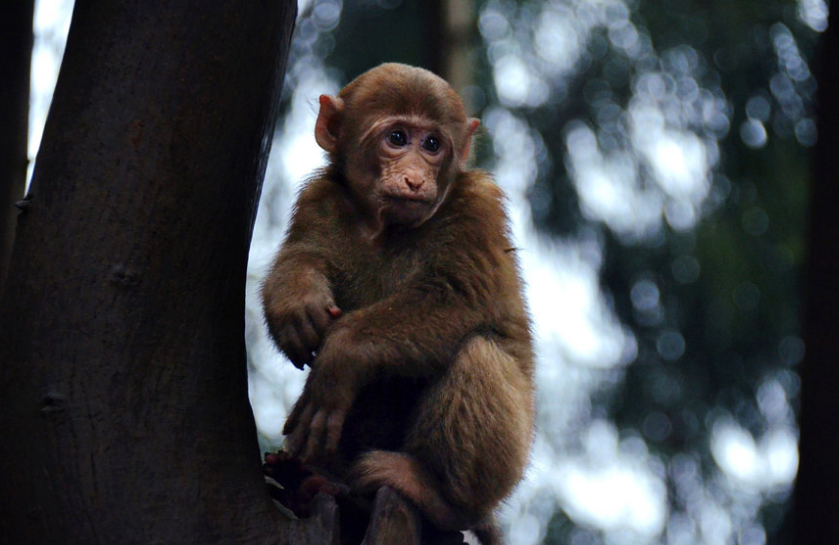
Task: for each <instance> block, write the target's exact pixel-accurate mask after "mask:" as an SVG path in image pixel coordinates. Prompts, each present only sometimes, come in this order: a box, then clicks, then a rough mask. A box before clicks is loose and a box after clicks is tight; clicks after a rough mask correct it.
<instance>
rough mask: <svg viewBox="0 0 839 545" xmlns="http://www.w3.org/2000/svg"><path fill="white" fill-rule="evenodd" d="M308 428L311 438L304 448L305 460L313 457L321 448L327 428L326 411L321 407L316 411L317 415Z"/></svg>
mask: <svg viewBox="0 0 839 545" xmlns="http://www.w3.org/2000/svg"><path fill="white" fill-rule="evenodd" d="M308 428H309V438H308V440H307V441H306V448H305V449H304V450H303V455H302V456H301V458H302V459H303V460H308V459H310V458H312V457H313V456H314V455H315V454H316V453H317V452H318V450H320V447H321V445H320V443H321V442H322V440H323V434H324V431H325V428H326V411H324V410H322V409H321V410H319V411H318V412H317V413H315V417H314V418H312V422H311V424H309V426H308Z"/></svg>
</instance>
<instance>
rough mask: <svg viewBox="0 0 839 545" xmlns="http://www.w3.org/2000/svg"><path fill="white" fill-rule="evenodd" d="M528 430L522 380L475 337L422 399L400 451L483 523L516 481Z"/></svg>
mask: <svg viewBox="0 0 839 545" xmlns="http://www.w3.org/2000/svg"><path fill="white" fill-rule="evenodd" d="M532 430H533V388H532V385H531V384H530V381H529V378H528V377H527V376H525V374H524V373H523V372H522V370H521V366H520V365H519V362H518V361H516V359H515V358H513V357H512V356H510V355H509V354H507V353H506V352H505V351H504V350H502V349H501V348H500V347H499V346H498V345H497V344H496V343H495V342H494V341H492V340H491V339H487V338H485V337H475V338H473V339H471V340H470V341H469V342H468V343H467V344H466V345H465V346H464V347H463V349H462V350H461V352H460V353H459V354H458V357H457V358H456V360H455V361H454V362H453V364H452V365H451V367H450V369H449V370H448V372H447V373H446V374H445V375H444V377H443V378H442V379H441V380H440V382H439V383H437V384H435V385H434V386H433V387H432V388H431V389H430V391H429V393H428V395H427V396H426V399H424V400H423V403H422V405H421V409H420V412H419V415H418V418H417V419H416V423H415V425H414V427H413V428H412V430H411V432H410V434H409V437H408V441H407V443H406V451H407V452H408V453H410V454H412V455H413V456H415V457H416V458H417V459H418V460H421V462H422V463H423V464H424V465H425V466H426V467H428V469H429V470H430V471H431V473H432V474H434V475H436V476H438V478H439V479H440V482H441V483H442V484H441V486H442V488H443V492H444V494H445V495H446V497H447V498H449V500H450V501H451V502H452V503H454V504H455V505H460V506H463V507H464V508H465V509H468V510H469V511H470V512H471V513H473V514H474V515H475V516H476V517H479V518H483V517H485V516H488V515H489V513H490V512H491V510H492V509H494V508H495V507H496V506H497V504H498V503H499V502H500V501H501V500H503V499H504V498H505V497H506V496H507V495H508V494H509V493H510V492H511V491H512V489H513V487H514V486H515V485H516V483H517V482H518V481H519V480H520V479H521V476H522V474H523V472H524V468H525V466H526V464H527V457H528V452H529V450H530V443H531V439H532Z"/></svg>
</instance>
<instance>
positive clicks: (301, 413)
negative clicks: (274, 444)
mask: <svg viewBox="0 0 839 545" xmlns="http://www.w3.org/2000/svg"><path fill="white" fill-rule="evenodd" d="M313 410H314V409H313V408H312V406H311V403H309V396H308V394H307V393H306V391H305V390H304V391H303V393H302V394H301V395H300V399H298V400H297V403H295V404H294V408H292V409H291V414H289V415H288V418H286V421H285V425H284V426H283V435H291V434H292V433H294V430H295V429H296V428H297V426H298V424H299V423H300V422H301V421H304V420H303V419H304V417H305V418H306V419H310V418H311V413H312V411H313Z"/></svg>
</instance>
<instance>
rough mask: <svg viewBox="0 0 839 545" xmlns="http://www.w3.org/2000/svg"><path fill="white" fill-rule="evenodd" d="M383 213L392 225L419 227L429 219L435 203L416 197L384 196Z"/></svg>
mask: <svg viewBox="0 0 839 545" xmlns="http://www.w3.org/2000/svg"><path fill="white" fill-rule="evenodd" d="M381 202H382V211H383V212H384V214H385V217H387V218H388V221H390V222H392V223H400V224H408V225H417V224H419V223H422V222H423V221H425V220H426V219H428V216H429V212H431V211H433V209H434V201H433V200H431V199H428V198H421V197H418V196H415V195H384V196H383V197H382V201H381Z"/></svg>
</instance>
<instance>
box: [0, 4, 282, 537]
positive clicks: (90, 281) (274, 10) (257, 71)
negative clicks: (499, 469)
mask: <svg viewBox="0 0 839 545" xmlns="http://www.w3.org/2000/svg"><path fill="white" fill-rule="evenodd" d="M295 12H296V2H294V1H293V0H284V1H280V2H255V1H252V0H212V1H204V2H189V1H186V0H172V1H170V2H165V3H160V2H147V1H145V0H77V2H76V5H75V10H74V13H73V20H72V25H71V30H70V35H69V39H68V44H67V49H66V53H65V56H64V61H63V65H62V68H61V74H60V77H59V79H58V84H57V87H56V92H55V96H54V99H53V103H52V108H51V110H50V114H49V118H48V120H47V124H46V128H45V132H44V138H43V144H42V146H41V151H40V152H39V154H38V161H37V166H36V168H35V172H34V177H33V181H32V186H31V190H30V194H29V205H28V207H26V210H25V211H24V212H22V213H21V215H20V217H19V219H18V225H17V239H16V242H15V247H14V250H13V255H12V262H11V266H10V268H9V273H8V278H7V282H6V286H5V290H4V295H3V298H2V301H0V302H2V306H0V365H1V366H2V367H0V542H2V543H9V544H12V543H13V544H27V543H33V544H47V543H49V544H62V543H80V544H97V543H99V544H108V545H110V544H115V543H118V544H132V543H172V544H189V543H196V544H197V543H201V544H208V543H236V544H239V543H248V544H252V543H278V542H288V539H289V537H288V536H289V535H290V533H291V530H289V531H286V530H287V529H288V528H289V527H290V526H291V525H290V524H284V523H283V522H282V519H281V517H280V516H279V514H278V512H277V511H276V509H275V508H274V506H273V505H272V504H271V502H270V500H269V497H268V494H267V493H266V491H265V485H264V483H263V481H262V477H261V475H260V469H259V468H260V453H259V452H258V449H257V443H256V432H255V427H254V422H253V416H252V414H251V411H250V407H249V404H248V398H247V380H246V359H245V346H244V295H245V294H244V289H245V271H246V262H247V255H248V246H249V244H250V237H251V227H252V223H253V218H254V214H255V211H256V203H257V200H258V197H259V191H260V187H261V183H262V178H263V175H264V172H265V165H266V159H267V155H268V151H269V148H270V144H271V139H272V134H273V129H274V123H275V120H276V116H277V111H278V101H279V96H280V89H281V82H282V78H283V72H284V68H285V62H286V54H287V51H288V46H289V40H290V36H291V29H292V27H293V23H294V17H295Z"/></svg>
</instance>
